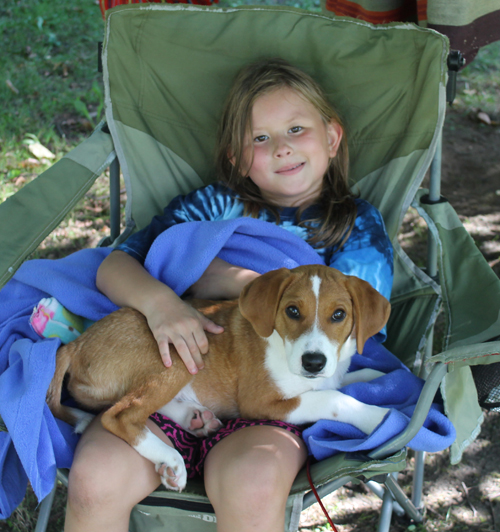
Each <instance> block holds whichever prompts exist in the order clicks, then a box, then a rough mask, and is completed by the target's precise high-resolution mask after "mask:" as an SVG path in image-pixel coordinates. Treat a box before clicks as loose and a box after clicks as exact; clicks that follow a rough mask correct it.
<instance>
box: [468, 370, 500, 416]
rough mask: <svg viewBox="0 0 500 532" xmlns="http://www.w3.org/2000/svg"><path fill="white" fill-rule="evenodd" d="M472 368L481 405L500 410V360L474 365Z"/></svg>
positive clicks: (496, 410)
mask: <svg viewBox="0 0 500 532" xmlns="http://www.w3.org/2000/svg"><path fill="white" fill-rule="evenodd" d="M471 370H472V376H473V378H474V382H475V384H476V388H477V396H478V399H479V404H480V406H481V407H482V408H485V409H487V410H493V411H494V412H500V362H495V363H493V364H489V365H487V366H472V367H471Z"/></svg>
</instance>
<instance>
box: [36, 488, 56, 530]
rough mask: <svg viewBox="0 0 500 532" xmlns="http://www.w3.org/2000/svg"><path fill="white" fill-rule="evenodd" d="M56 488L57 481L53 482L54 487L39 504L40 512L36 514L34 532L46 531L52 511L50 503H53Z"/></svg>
mask: <svg viewBox="0 0 500 532" xmlns="http://www.w3.org/2000/svg"><path fill="white" fill-rule="evenodd" d="M56 488H57V479H56V481H55V482H54V487H53V488H52V491H51V492H50V493H49V494H48V495H47V497H45V499H43V501H42V502H41V503H40V511H39V512H38V519H37V522H36V528H35V532H45V530H47V524H48V522H49V517H50V512H51V510H52V503H53V502H54V496H55V494H56Z"/></svg>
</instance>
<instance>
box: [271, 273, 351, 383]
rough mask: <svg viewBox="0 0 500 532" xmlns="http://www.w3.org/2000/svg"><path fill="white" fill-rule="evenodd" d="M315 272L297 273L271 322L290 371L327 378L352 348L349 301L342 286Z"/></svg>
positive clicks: (296, 373)
mask: <svg viewBox="0 0 500 532" xmlns="http://www.w3.org/2000/svg"><path fill="white" fill-rule="evenodd" d="M329 277H330V276H328V277H326V278H325V277H324V276H319V275H317V274H313V275H310V276H308V277H306V276H300V277H299V278H298V279H297V281H296V282H294V283H291V285H290V286H289V287H288V289H287V290H285V292H284V293H283V296H282V298H281V302H280V305H279V307H278V312H277V315H276V321H275V330H276V331H277V332H278V334H279V335H280V336H281V338H282V340H283V343H284V347H285V356H286V359H287V364H288V367H289V370H290V372H291V373H293V374H295V375H300V376H303V377H306V378H328V377H331V376H332V375H333V374H334V373H335V371H336V370H337V366H338V363H339V362H340V361H343V360H348V359H350V358H351V356H352V355H353V354H354V353H355V351H356V341H355V340H354V339H351V333H352V330H353V326H354V319H353V310H352V302H351V298H350V295H349V293H348V292H347V291H346V290H345V288H344V287H343V286H340V285H339V284H338V283H334V282H333V279H330V278H329Z"/></svg>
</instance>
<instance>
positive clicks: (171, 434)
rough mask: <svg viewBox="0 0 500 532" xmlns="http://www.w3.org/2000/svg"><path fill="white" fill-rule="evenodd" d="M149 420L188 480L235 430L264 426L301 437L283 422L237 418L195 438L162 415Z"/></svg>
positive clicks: (153, 415)
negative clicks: (173, 450)
mask: <svg viewBox="0 0 500 532" xmlns="http://www.w3.org/2000/svg"><path fill="white" fill-rule="evenodd" d="M149 418H150V419H151V420H152V421H154V422H155V423H156V424H157V425H158V427H160V429H161V430H162V431H163V432H164V434H165V435H166V436H168V438H169V439H170V441H171V442H172V443H173V445H174V447H175V448H176V449H177V451H179V453H180V454H181V456H182V458H183V459H184V463H185V464H186V470H187V474H188V478H193V477H195V476H197V475H202V473H203V464H204V463H205V459H206V457H207V455H208V453H209V451H210V450H211V449H212V448H213V447H214V445H215V444H216V443H218V442H220V441H221V440H223V439H224V438H225V437H227V436H229V435H230V434H232V433H233V432H236V431H237V430H240V429H244V428H246V427H256V426H263V425H266V426H271V427H278V428H281V429H283V430H287V431H288V432H291V433H292V434H295V436H298V437H299V438H300V437H301V436H302V430H301V428H300V427H298V426H297V425H291V424H290V423H285V422H284V421H270V420H267V419H261V420H257V421H250V420H248V419H240V418H237V419H231V420H229V421H226V424H225V425H224V426H223V427H222V428H221V429H219V430H218V431H217V432H215V433H214V434H212V435H211V436H208V437H207V438H197V437H196V436H193V435H192V434H190V433H189V432H187V431H185V430H184V429H183V428H182V427H181V426H180V425H178V424H177V423H176V422H175V421H172V420H171V419H170V418H168V417H167V416H164V415H163V414H160V413H158V412H155V413H154V414H152V415H151V416H149Z"/></svg>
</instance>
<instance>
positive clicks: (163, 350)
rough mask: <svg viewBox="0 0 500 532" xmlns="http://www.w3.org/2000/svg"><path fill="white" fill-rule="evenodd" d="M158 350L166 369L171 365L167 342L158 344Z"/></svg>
mask: <svg viewBox="0 0 500 532" xmlns="http://www.w3.org/2000/svg"><path fill="white" fill-rule="evenodd" d="M158 348H159V350H160V355H161V359H162V361H163V365H164V366H165V367H166V368H169V367H170V366H171V365H172V358H171V357H170V347H169V345H168V341H160V342H158Z"/></svg>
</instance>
